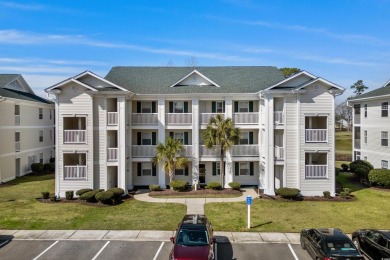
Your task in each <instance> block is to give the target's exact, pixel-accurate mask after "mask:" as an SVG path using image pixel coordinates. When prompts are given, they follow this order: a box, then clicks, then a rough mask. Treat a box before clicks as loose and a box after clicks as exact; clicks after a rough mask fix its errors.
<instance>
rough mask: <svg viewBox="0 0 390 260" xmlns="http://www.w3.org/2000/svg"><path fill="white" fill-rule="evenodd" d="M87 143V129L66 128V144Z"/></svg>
mask: <svg viewBox="0 0 390 260" xmlns="http://www.w3.org/2000/svg"><path fill="white" fill-rule="evenodd" d="M85 143H87V130H64V144H85Z"/></svg>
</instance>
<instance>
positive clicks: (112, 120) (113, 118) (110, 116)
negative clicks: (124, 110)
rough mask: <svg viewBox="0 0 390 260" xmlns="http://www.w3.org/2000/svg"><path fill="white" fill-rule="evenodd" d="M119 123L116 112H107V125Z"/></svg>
mask: <svg viewBox="0 0 390 260" xmlns="http://www.w3.org/2000/svg"><path fill="white" fill-rule="evenodd" d="M118 124H119V114H118V112H107V125H108V126H117V125H118Z"/></svg>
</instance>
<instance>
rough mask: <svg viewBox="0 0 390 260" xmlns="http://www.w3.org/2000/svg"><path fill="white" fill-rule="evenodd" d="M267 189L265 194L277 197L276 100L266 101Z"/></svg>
mask: <svg viewBox="0 0 390 260" xmlns="http://www.w3.org/2000/svg"><path fill="white" fill-rule="evenodd" d="M265 116H266V123H265V140H264V141H265V153H266V158H265V187H264V193H265V194H268V195H275V174H274V164H275V159H274V153H275V151H274V99H273V97H272V96H271V97H266V99H265Z"/></svg>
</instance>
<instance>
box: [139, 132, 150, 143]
mask: <svg viewBox="0 0 390 260" xmlns="http://www.w3.org/2000/svg"><path fill="white" fill-rule="evenodd" d="M141 144H142V145H152V133H142V134H141Z"/></svg>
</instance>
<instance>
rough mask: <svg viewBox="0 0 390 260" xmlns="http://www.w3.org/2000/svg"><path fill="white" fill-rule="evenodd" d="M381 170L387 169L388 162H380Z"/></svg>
mask: <svg viewBox="0 0 390 260" xmlns="http://www.w3.org/2000/svg"><path fill="white" fill-rule="evenodd" d="M381 168H382V169H389V162H388V161H386V160H381Z"/></svg>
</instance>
